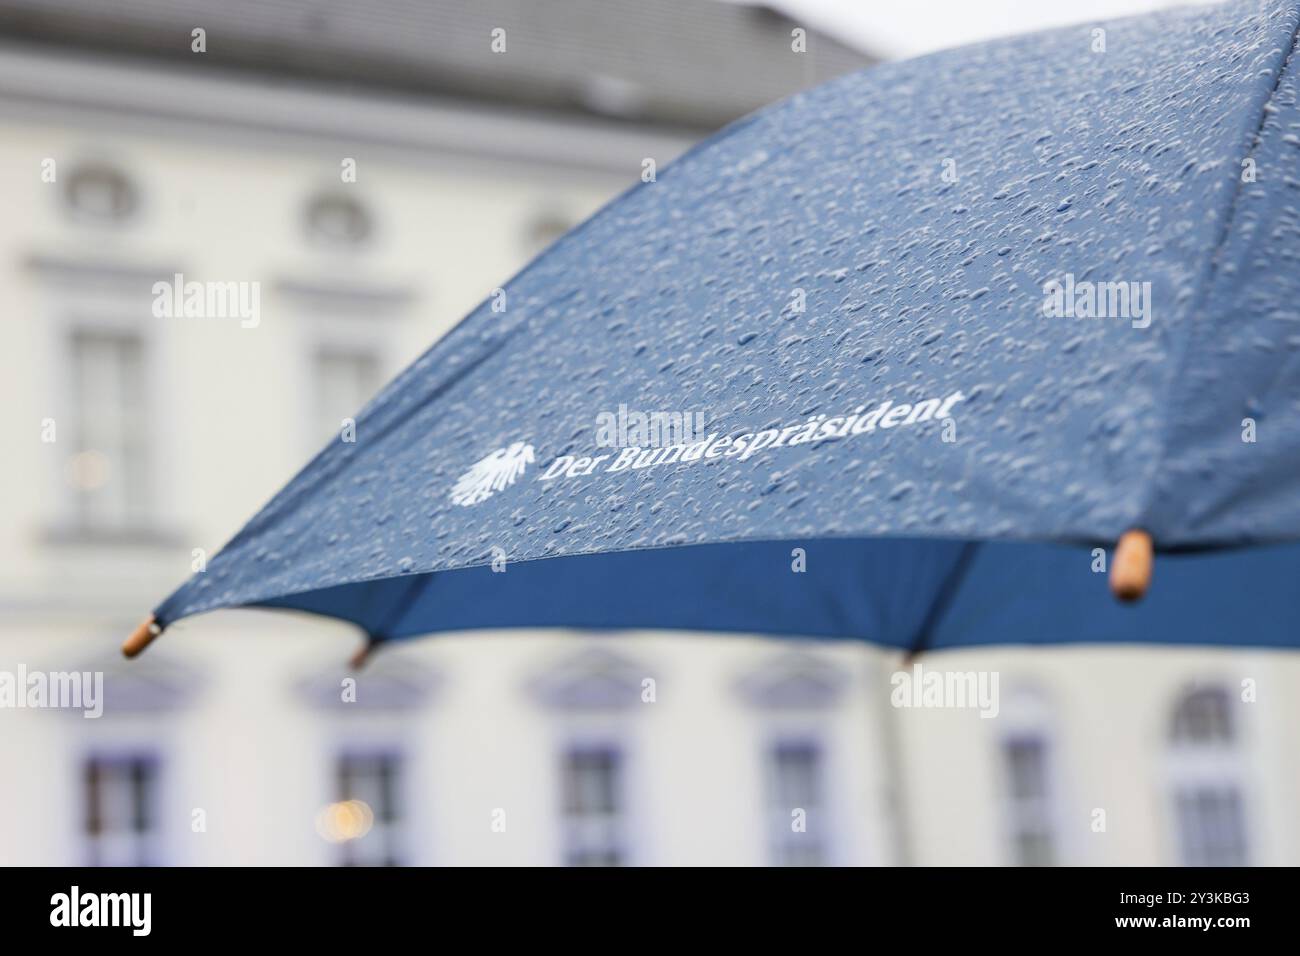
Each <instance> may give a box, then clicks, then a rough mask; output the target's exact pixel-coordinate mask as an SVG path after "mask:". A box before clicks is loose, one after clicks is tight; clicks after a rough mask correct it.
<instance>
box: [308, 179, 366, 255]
mask: <svg viewBox="0 0 1300 956" xmlns="http://www.w3.org/2000/svg"><path fill="white" fill-rule="evenodd" d="M304 220H305V222H304V224H305V227H306V230H307V238H308V239H310V240H311V241H312V242H314V243H316V244H317V245H321V246H329V247H332V248H336V249H339V248H341V249H348V248H353V247H356V246H360V245H362V244H363V243H364V242H365V241H366V240H367V239H369V238H370V235H371V233H372V232H373V231H374V220H373V218H372V217H371V215H370V211H369V210H368V209H367V208H366V207H365V206H364V205H362V204H361V203H360V202H358V201H357V200H356V199H353V198H352V197H351V196H344V195H342V194H340V193H336V192H330V193H322V194H320V195H317V196H314V197H313V198H312V199H311V201H310V202H308V203H307V208H306V212H305V214H304Z"/></svg>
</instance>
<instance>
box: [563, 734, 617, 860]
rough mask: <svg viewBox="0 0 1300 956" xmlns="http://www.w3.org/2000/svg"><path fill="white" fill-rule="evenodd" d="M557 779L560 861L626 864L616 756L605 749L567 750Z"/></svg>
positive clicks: (611, 750) (615, 751)
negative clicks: (561, 825) (560, 795)
mask: <svg viewBox="0 0 1300 956" xmlns="http://www.w3.org/2000/svg"><path fill="white" fill-rule="evenodd" d="M562 776H563V788H564V793H563V807H564V854H565V863H566V864H567V865H568V866H621V865H623V864H624V863H626V862H627V859H626V850H625V848H624V841H623V819H622V818H623V760H622V755H621V754H619V752H618V751H617V750H614V749H612V748H607V747H598V748H578V749H573V750H570V751H568V752H567V753H566V754H565V755H564V763H563V767H562Z"/></svg>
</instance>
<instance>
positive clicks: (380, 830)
mask: <svg viewBox="0 0 1300 956" xmlns="http://www.w3.org/2000/svg"><path fill="white" fill-rule="evenodd" d="M337 770H338V798H339V802H338V803H337V804H335V805H334V806H335V808H336V811H335V812H336V813H337V814H338V815H339V816H341V817H342V818H343V821H344V827H343V832H342V833H341V839H340V840H339V843H340V846H341V847H342V853H343V856H342V863H343V865H344V866H397V865H399V862H400V851H401V807H400V802H399V801H400V796H399V792H398V791H399V787H400V784H401V759H400V758H399V757H398V756H397V755H396V754H390V753H371V754H344V755H342V756H341V757H340V758H339V760H338V767H337Z"/></svg>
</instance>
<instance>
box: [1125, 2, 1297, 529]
mask: <svg viewBox="0 0 1300 956" xmlns="http://www.w3.org/2000/svg"><path fill="white" fill-rule="evenodd" d="M1290 13H1291V18H1292V23H1291V41H1290V44H1289V46H1287V47H1285V48H1284V49H1283V51H1282V55H1281V58H1280V61H1279V63H1278V65H1277V69H1276V74H1275V76H1274V78H1273V85H1272V87H1271V88H1270V89H1269V91H1268V93H1267V95H1265V96H1264V97H1263V98H1262V100H1261V102H1260V106H1259V116H1258V118H1257V119H1256V121H1255V123H1254V124H1253V126H1252V127H1251V132H1250V135H1249V142H1250V146H1249V149H1248V150H1247V155H1248V156H1254V155H1255V153H1256V151H1257V150H1258V149H1259V146H1260V143H1261V141H1262V134H1263V131H1264V124H1265V122H1266V121H1267V119H1268V115H1269V106H1270V105H1271V104H1272V103H1273V101H1274V100H1275V99H1276V98H1277V94H1278V89H1279V88H1280V87H1281V85H1282V79H1283V77H1284V76H1286V75H1287V74H1288V72H1289V71H1290V69H1291V63H1292V59H1293V58H1294V56H1295V52H1296V42H1297V39H1300V3H1292V4H1291V10H1290ZM1242 191H1243V190H1242V179H1241V177H1240V176H1235V177H1234V181H1233V190H1232V196H1231V198H1230V199H1229V200H1228V203H1227V207H1226V209H1225V210H1224V214H1223V220H1222V222H1221V223H1220V224H1219V229H1218V235H1217V237H1216V239H1215V242H1214V245H1213V246H1212V248H1211V249H1210V251H1209V254H1208V255H1207V256H1206V260H1205V266H1204V267H1203V274H1202V278H1201V280H1200V282H1199V283H1198V287H1197V292H1196V295H1195V296H1194V297H1193V298H1192V302H1191V305H1190V306H1189V308H1188V315H1189V318H1190V329H1189V332H1188V335H1187V337H1186V338H1185V339H1184V340H1183V344H1182V348H1181V349H1179V351H1178V358H1177V360H1176V361H1175V362H1174V363H1173V366H1172V371H1171V372H1170V375H1169V386H1168V389H1167V390H1166V401H1165V407H1166V408H1173V407H1176V406H1175V405H1174V404H1173V403H1174V402H1175V400H1176V399H1177V397H1178V395H1179V394H1180V393H1181V392H1182V391H1183V390H1184V388H1185V387H1186V382H1187V376H1186V375H1185V370H1186V368H1187V362H1188V360H1189V358H1190V357H1191V355H1192V354H1193V352H1194V351H1197V350H1196V345H1197V344H1198V342H1199V340H1200V336H1199V335H1198V332H1199V330H1200V329H1201V327H1202V324H1203V323H1202V322H1201V321H1200V320H1199V311H1200V309H1201V308H1203V307H1204V305H1205V303H1206V302H1207V301H1208V300H1209V298H1210V295H1211V293H1212V292H1213V290H1214V288H1215V283H1216V281H1217V279H1218V276H1219V258H1220V255H1221V254H1222V252H1223V250H1224V247H1225V246H1226V245H1227V243H1228V239H1229V238H1230V237H1231V235H1232V227H1233V225H1234V223H1235V222H1236V218H1237V207H1238V205H1239V204H1240V201H1241V195H1242ZM1172 430H1173V420H1172V418H1171V417H1166V419H1165V420H1164V423H1163V425H1162V427H1161V430H1160V440H1159V444H1158V447H1157V450H1156V454H1155V456H1154V459H1153V461H1152V466H1151V470H1150V475H1149V478H1148V480H1147V482H1146V489H1147V494H1146V500H1145V502H1144V503H1143V505H1142V507H1141V508H1140V509H1139V519H1138V526H1139V527H1144V528H1146V530H1148V531H1151V532H1153V534H1154V533H1155V532H1157V531H1159V530H1160V529H1158V528H1152V527H1151V525H1152V524H1154V522H1153V521H1152V520H1151V519H1152V517H1153V509H1154V506H1155V505H1156V504H1157V503H1158V502H1160V501H1163V500H1165V496H1164V495H1163V494H1162V493H1161V487H1162V484H1163V483H1162V482H1161V475H1162V474H1163V473H1164V464H1165V461H1166V459H1167V458H1168V449H1169V444H1170V439H1171V437H1172V434H1171V433H1172ZM1155 537H1156V539H1157V545H1158V544H1159V535H1158V534H1155Z"/></svg>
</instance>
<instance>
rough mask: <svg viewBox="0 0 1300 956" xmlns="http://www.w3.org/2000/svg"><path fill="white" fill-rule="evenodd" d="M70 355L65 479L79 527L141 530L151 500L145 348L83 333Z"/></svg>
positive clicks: (129, 339) (125, 337) (130, 338)
mask: <svg viewBox="0 0 1300 956" xmlns="http://www.w3.org/2000/svg"><path fill="white" fill-rule="evenodd" d="M71 347H72V363H71V364H72V373H73V377H74V382H75V386H74V395H75V402H74V410H75V416H76V418H75V421H74V422H73V434H74V444H73V455H72V457H71V459H70V460H69V462H68V476H67V477H68V481H69V483H70V484H71V485H72V488H73V492H74V495H75V499H76V509H75V511H76V522H77V525H78V526H79V528H80V529H81V530H84V531H122V530H126V529H132V528H139V527H141V526H143V525H144V524H146V521H147V511H148V502H149V500H150V488H149V480H148V478H149V462H148V454H149V446H148V443H147V442H146V441H145V435H146V434H147V430H146V420H145V419H146V411H145V401H144V345H143V342H142V341H141V339H140V337H139V336H138V335H134V334H131V333H123V332H115V331H111V330H105V329H81V330H78V331H76V332H74V333H73V335H72V343H71Z"/></svg>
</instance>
